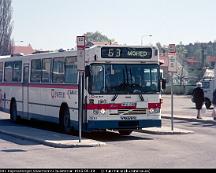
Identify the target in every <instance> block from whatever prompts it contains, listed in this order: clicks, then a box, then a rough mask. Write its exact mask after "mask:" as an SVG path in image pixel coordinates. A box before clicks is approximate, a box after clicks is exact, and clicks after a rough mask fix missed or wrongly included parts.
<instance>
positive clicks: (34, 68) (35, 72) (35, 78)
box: [31, 59, 41, 82]
mask: <svg viewBox="0 0 216 173" xmlns="http://www.w3.org/2000/svg"><path fill="white" fill-rule="evenodd" d="M31 82H41V59H33V60H32V61H31Z"/></svg>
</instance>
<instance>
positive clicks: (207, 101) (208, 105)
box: [205, 98, 211, 109]
mask: <svg viewBox="0 0 216 173" xmlns="http://www.w3.org/2000/svg"><path fill="white" fill-rule="evenodd" d="M205 106H206V108H207V109H209V108H210V107H211V101H210V100H209V99H208V98H205Z"/></svg>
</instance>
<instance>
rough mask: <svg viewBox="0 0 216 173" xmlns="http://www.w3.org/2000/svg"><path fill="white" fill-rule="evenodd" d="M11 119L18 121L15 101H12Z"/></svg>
mask: <svg viewBox="0 0 216 173" xmlns="http://www.w3.org/2000/svg"><path fill="white" fill-rule="evenodd" d="M10 119H11V120H12V121H15V122H17V119H18V118H17V105H16V102H15V101H14V100H12V102H11V106H10Z"/></svg>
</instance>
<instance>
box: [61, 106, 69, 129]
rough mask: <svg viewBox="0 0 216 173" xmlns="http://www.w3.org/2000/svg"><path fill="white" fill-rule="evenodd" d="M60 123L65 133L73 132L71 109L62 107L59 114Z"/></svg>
mask: <svg viewBox="0 0 216 173" xmlns="http://www.w3.org/2000/svg"><path fill="white" fill-rule="evenodd" d="M59 123H60V128H61V130H62V131H63V132H65V133H69V132H70V130H71V127H70V112H69V108H68V106H66V105H62V106H61V108H60V113H59Z"/></svg>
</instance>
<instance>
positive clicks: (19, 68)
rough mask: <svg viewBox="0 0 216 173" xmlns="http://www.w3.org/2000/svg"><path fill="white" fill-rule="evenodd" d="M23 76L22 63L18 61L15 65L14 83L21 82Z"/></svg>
mask: <svg viewBox="0 0 216 173" xmlns="http://www.w3.org/2000/svg"><path fill="white" fill-rule="evenodd" d="M21 75H22V61H16V62H14V65H13V77H12V81H13V82H21Z"/></svg>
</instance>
